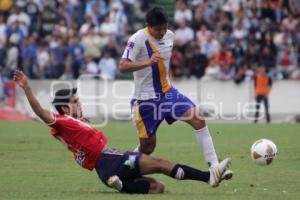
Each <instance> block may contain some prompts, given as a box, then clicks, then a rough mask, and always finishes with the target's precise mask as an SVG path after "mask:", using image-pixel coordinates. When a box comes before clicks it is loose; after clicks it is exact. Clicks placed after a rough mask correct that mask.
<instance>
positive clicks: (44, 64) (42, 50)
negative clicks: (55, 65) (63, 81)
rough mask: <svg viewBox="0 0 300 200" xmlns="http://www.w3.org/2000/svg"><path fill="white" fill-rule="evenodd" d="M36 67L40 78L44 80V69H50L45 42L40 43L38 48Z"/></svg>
mask: <svg viewBox="0 0 300 200" xmlns="http://www.w3.org/2000/svg"><path fill="white" fill-rule="evenodd" d="M37 65H38V68H39V69H40V72H41V75H40V77H41V78H45V77H46V75H45V71H46V69H49V67H50V54H49V51H48V49H47V44H46V43H45V42H42V43H41V44H40V45H39V46H38V50H37Z"/></svg>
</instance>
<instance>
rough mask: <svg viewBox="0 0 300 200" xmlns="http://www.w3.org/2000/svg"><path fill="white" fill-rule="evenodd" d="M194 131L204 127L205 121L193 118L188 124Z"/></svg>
mask: <svg viewBox="0 0 300 200" xmlns="http://www.w3.org/2000/svg"><path fill="white" fill-rule="evenodd" d="M189 124H190V125H191V126H192V127H193V128H194V129H195V130H199V129H202V128H204V127H205V126H206V123H205V120H204V119H200V118H197V117H195V118H194V119H192V120H191V121H190V123H189Z"/></svg>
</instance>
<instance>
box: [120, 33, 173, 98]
mask: <svg viewBox="0 0 300 200" xmlns="http://www.w3.org/2000/svg"><path fill="white" fill-rule="evenodd" d="M173 42H174V33H173V32H172V31H170V30H168V31H167V33H166V34H165V35H164V37H163V38H162V39H155V38H153V37H152V36H151V35H150V33H149V31H148V29H147V28H144V29H141V30H139V31H137V32H136V33H135V34H133V35H132V36H131V37H130V38H129V40H128V43H127V46H126V48H125V51H124V53H123V56H122V58H126V59H129V60H131V61H133V62H135V61H145V60H148V59H149V58H150V57H151V55H152V54H153V53H154V52H157V51H158V52H159V53H160V55H161V56H162V57H163V60H161V61H159V62H158V63H156V64H153V65H152V66H150V65H149V67H146V68H144V69H141V70H139V71H135V72H133V76H134V84H135V91H134V98H135V99H139V100H146V99H153V98H155V97H157V96H158V95H160V94H162V93H166V92H167V91H168V90H169V89H170V88H171V83H170V80H169V73H168V72H169V68H170V58H171V55H172V49H173Z"/></svg>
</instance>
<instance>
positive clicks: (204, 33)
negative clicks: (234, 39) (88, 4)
mask: <svg viewBox="0 0 300 200" xmlns="http://www.w3.org/2000/svg"><path fill="white" fill-rule="evenodd" d="M210 35H211V31H210V30H208V29H207V27H206V25H202V26H201V28H200V29H199V30H198V31H197V33H196V38H197V42H198V44H199V45H201V44H204V43H206V42H207V40H208V37H209V36H210Z"/></svg>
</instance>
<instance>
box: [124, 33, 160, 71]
mask: <svg viewBox="0 0 300 200" xmlns="http://www.w3.org/2000/svg"><path fill="white" fill-rule="evenodd" d="M142 41H144V40H143V38H141V35H139V34H134V35H133V36H131V37H130V38H129V40H128V43H127V46H126V48H125V51H124V53H123V55H122V58H121V60H120V64H119V70H120V72H122V73H123V72H134V71H138V70H141V69H144V68H146V67H150V66H151V65H152V64H154V63H157V62H158V61H160V60H161V59H162V57H161V55H160V53H159V52H154V53H153V54H152V56H151V58H149V59H146V60H142V61H140V60H139V61H138V60H137V57H138V56H139V54H140V52H141V48H142V45H143V42H142Z"/></svg>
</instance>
